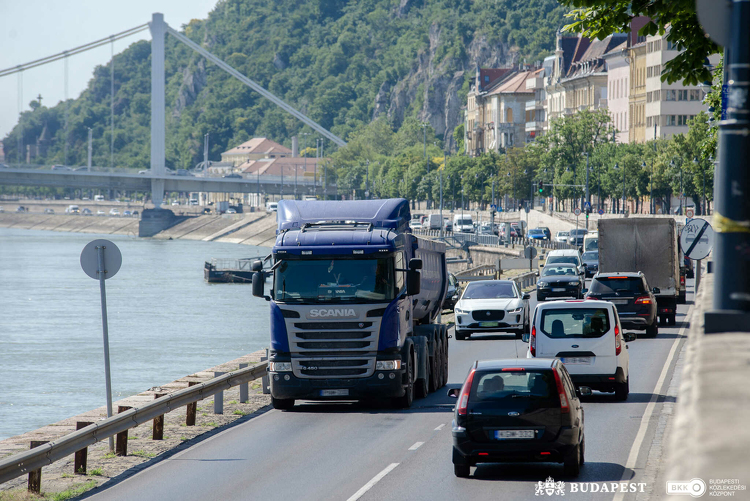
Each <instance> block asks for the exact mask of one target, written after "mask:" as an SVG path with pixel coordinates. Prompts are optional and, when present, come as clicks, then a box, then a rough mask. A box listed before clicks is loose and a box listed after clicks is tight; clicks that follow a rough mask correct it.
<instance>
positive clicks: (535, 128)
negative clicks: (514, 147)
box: [526, 122, 547, 132]
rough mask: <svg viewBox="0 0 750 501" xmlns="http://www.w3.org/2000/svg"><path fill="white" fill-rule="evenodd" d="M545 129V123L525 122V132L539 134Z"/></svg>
mask: <svg viewBox="0 0 750 501" xmlns="http://www.w3.org/2000/svg"><path fill="white" fill-rule="evenodd" d="M546 128H547V122H526V132H539V131H543V130H545V129H546Z"/></svg>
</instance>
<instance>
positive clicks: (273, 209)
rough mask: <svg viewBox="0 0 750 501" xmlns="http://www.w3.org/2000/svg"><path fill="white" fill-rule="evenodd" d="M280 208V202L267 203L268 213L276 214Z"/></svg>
mask: <svg viewBox="0 0 750 501" xmlns="http://www.w3.org/2000/svg"><path fill="white" fill-rule="evenodd" d="M278 208H279V203H278V202H266V212H269V213H270V212H276V210H277V209H278Z"/></svg>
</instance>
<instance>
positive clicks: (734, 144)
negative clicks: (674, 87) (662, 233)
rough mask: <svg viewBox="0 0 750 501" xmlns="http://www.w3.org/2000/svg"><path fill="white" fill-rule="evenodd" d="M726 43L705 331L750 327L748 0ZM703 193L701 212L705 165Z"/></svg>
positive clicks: (738, 7)
mask: <svg viewBox="0 0 750 501" xmlns="http://www.w3.org/2000/svg"><path fill="white" fill-rule="evenodd" d="M727 17H728V19H729V25H730V30H729V31H730V36H729V41H730V43H728V44H723V45H729V54H730V60H729V61H726V60H725V61H724V74H725V76H726V74H727V71H728V72H729V76H728V80H727V83H728V88H729V98H728V100H727V110H726V111H727V118H726V120H722V121H721V123H720V126H719V138H718V151H719V153H718V154H719V163H718V166H717V168H716V170H715V174H714V200H715V201H714V217H713V224H714V231H715V238H716V241H715V245H714V248H713V259H712V261H713V265H714V274H715V283H714V288H713V307H714V311H709V312H706V315H705V330H706V333H710V332H736V331H740V332H748V331H749V330H750V321H749V319H750V280H747V277H748V276H749V275H750V262H749V261H748V260H747V257H746V255H745V252H744V251H742V249H748V248H750V233H748V228H747V224H746V221H748V220H750V207H749V206H748V204H747V196H748V193H750V141H748V137H747V134H748V130H750V100H748V95H749V94H750V36H749V35H748V29H747V27H748V26H750V2H747V1H742V0H733V1H732V10H731V15H729V16H727ZM701 170H702V173H703V197H704V202H703V204H704V205H703V206H704V213H705V212H706V211H705V206H706V202H705V167H703V168H702V169H701Z"/></svg>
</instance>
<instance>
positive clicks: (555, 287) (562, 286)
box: [536, 263, 584, 301]
mask: <svg viewBox="0 0 750 501" xmlns="http://www.w3.org/2000/svg"><path fill="white" fill-rule="evenodd" d="M539 275H540V277H539V280H538V281H537V283H536V300H537V301H546V300H547V299H561V298H573V299H582V298H583V282H584V278H583V276H581V275H579V274H578V272H577V269H576V267H575V265H572V264H568V263H556V264H549V265H547V266H545V267H544V268H542V271H541V273H540V274H539Z"/></svg>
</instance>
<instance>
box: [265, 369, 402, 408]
mask: <svg viewBox="0 0 750 501" xmlns="http://www.w3.org/2000/svg"><path fill="white" fill-rule="evenodd" d="M404 373H405V371H404V370H403V369H400V370H391V371H375V373H374V374H373V375H372V376H370V377H365V378H356V379H338V378H331V379H307V378H299V377H297V376H295V375H294V374H293V373H292V372H269V374H268V375H269V379H270V381H271V396H273V397H274V398H292V399H302V400H360V399H365V398H391V397H401V396H403V395H404V384H403V380H404Z"/></svg>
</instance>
